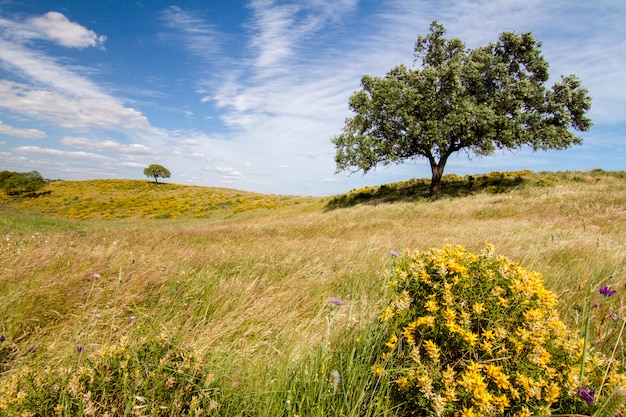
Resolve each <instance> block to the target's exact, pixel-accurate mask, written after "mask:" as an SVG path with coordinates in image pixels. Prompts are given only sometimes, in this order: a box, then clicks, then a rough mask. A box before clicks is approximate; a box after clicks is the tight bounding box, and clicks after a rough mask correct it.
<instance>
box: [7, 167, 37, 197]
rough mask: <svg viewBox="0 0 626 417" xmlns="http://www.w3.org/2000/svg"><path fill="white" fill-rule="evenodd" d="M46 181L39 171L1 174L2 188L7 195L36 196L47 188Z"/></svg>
mask: <svg viewBox="0 0 626 417" xmlns="http://www.w3.org/2000/svg"><path fill="white" fill-rule="evenodd" d="M45 185H46V181H45V180H44V179H43V177H42V176H41V174H40V173H39V172H37V171H29V172H12V171H2V172H0V188H2V189H3V190H4V192H5V193H6V194H7V195H18V194H26V193H30V194H33V195H34V194H35V192H36V191H37V190H39V189H41V188H43V187H45Z"/></svg>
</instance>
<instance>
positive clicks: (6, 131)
mask: <svg viewBox="0 0 626 417" xmlns="http://www.w3.org/2000/svg"><path fill="white" fill-rule="evenodd" d="M0 135H7V136H13V137H16V138H24V139H43V138H45V137H46V132H44V131H42V130H39V129H24V128H19V127H13V126H9V125H7V124H4V123H3V122H2V121H0Z"/></svg>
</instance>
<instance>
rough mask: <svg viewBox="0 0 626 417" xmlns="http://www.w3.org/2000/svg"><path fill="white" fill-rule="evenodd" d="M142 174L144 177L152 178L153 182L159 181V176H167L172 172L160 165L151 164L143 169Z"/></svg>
mask: <svg viewBox="0 0 626 417" xmlns="http://www.w3.org/2000/svg"><path fill="white" fill-rule="evenodd" d="M143 175H145V176H146V177H150V178H154V182H155V183H158V182H159V180H158V179H159V177H161V178H169V177H170V176H171V175H172V174H171V173H170V172H169V171H168V170H167V168H165V167H164V166H162V165H158V164H151V165H150V166H148V167H147V168H146V169H144V170H143Z"/></svg>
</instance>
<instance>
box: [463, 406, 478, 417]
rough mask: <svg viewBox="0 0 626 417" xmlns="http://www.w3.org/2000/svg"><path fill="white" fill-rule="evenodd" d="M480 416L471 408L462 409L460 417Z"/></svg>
mask: <svg viewBox="0 0 626 417" xmlns="http://www.w3.org/2000/svg"><path fill="white" fill-rule="evenodd" d="M480 415H481V414H480V413H475V412H474V408H473V407H470V408H466V407H463V411H461V417H479V416H480Z"/></svg>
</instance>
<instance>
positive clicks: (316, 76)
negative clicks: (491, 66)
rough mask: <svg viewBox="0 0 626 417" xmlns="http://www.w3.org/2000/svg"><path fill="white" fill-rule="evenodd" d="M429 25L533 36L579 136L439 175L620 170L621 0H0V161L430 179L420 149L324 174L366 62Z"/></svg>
mask: <svg viewBox="0 0 626 417" xmlns="http://www.w3.org/2000/svg"><path fill="white" fill-rule="evenodd" d="M433 20H438V21H439V22H440V23H442V24H443V25H444V26H445V28H446V30H447V33H446V36H447V37H449V38H460V39H461V40H463V41H464V42H465V44H466V45H467V47H469V48H475V47H479V46H483V45H486V44H488V43H490V42H493V41H496V40H497V39H498V36H499V35H500V34H501V33H502V32H507V31H513V32H516V33H524V32H532V33H533V35H534V36H535V38H537V39H538V40H539V41H540V42H541V43H542V48H541V50H542V53H543V56H544V57H545V59H546V60H547V61H548V62H549V63H550V70H549V71H550V80H549V82H548V84H549V85H550V86H551V85H552V84H553V83H555V82H558V81H560V79H561V76H562V75H569V74H576V75H577V76H578V77H579V78H580V79H581V81H582V84H583V85H584V86H585V87H586V88H587V89H588V90H589V94H590V95H591V97H592V99H593V101H592V107H591V110H590V112H589V114H588V115H589V117H590V118H591V119H592V120H593V123H594V125H593V126H592V128H591V130H590V131H588V132H582V133H578V136H580V137H582V138H583V140H584V143H583V145H582V146H575V147H573V148H570V149H567V150H562V151H548V152H544V151H539V152H537V153H533V152H531V151H530V150H528V149H522V150H516V151H497V152H496V153H494V154H493V155H492V156H488V157H472V158H468V156H467V155H465V154H462V155H458V156H455V157H452V158H451V159H450V160H449V161H448V163H447V165H446V170H445V173H455V174H458V175H465V174H480V173H488V172H492V171H513V170H522V169H530V170H533V171H560V170H591V169H594V168H601V169H605V170H624V169H626V141H625V138H626V81H625V80H626V25H625V24H624V21H625V20H626V2H625V1H623V0H595V1H593V2H591V1H587V0H551V1H545V0H491V1H487V0H446V1H436V0H250V1H243V0H228V1H226V0H185V1H180V0H178V2H177V0H168V1H162V0H139V1H133V0H107V1H102V0H55V1H49V0H0V170H9V171H18V172H26V171H32V170H37V171H39V172H40V173H41V174H42V176H44V177H45V178H49V179H64V180H85V179H100V178H129V179H147V178H146V177H145V176H144V175H143V169H144V168H145V167H147V166H148V165H150V164H160V165H163V166H164V167H166V168H167V169H168V170H169V171H170V172H171V177H170V178H169V179H168V180H167V181H168V182H173V183H178V184H189V185H202V186H212V187H226V188H234V189H238V190H245V191H254V192H260V193H266V194H282V195H307V196H327V195H336V194H340V193H345V192H347V191H349V190H351V189H354V188H360V187H363V186H368V185H380V184H385V183H391V182H396V181H402V180H406V179H409V178H430V175H431V174H430V167H429V165H428V162H427V161H426V160H424V159H415V160H411V161H407V162H405V163H402V164H398V165H390V166H387V167H384V166H379V167H378V168H377V169H376V170H374V171H370V172H368V173H367V175H362V173H355V174H351V175H350V174H349V173H346V172H341V173H336V172H335V171H336V166H335V160H334V156H335V148H334V145H333V144H332V142H331V139H332V137H333V136H336V135H338V134H340V133H341V130H342V128H343V126H344V124H345V119H346V118H347V117H351V116H352V115H353V114H352V113H351V111H350V109H349V107H348V100H349V98H350V95H351V94H352V93H353V92H355V91H356V90H358V89H359V87H360V80H361V77H362V76H363V75H365V74H368V75H373V76H380V77H382V76H384V75H385V74H386V72H387V71H389V70H390V69H391V68H393V67H395V66H396V65H399V64H405V65H407V66H414V62H413V47H414V44H415V41H416V39H417V37H418V36H419V35H426V34H427V33H428V28H429V25H430V23H431V22H432V21H433Z"/></svg>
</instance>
